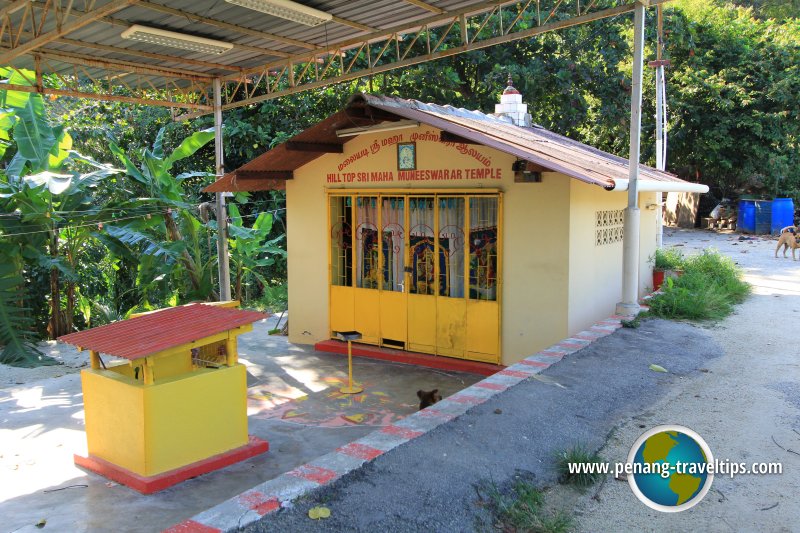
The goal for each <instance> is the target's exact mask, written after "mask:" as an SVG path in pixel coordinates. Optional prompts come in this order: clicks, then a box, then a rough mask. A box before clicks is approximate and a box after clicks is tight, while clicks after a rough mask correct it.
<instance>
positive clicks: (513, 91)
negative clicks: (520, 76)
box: [503, 70, 519, 94]
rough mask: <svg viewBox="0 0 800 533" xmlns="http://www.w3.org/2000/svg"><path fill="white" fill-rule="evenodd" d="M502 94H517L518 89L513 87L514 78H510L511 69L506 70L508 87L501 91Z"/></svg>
mask: <svg viewBox="0 0 800 533" xmlns="http://www.w3.org/2000/svg"><path fill="white" fill-rule="evenodd" d="M503 94H519V91H518V90H517V89H516V87H514V80H512V79H511V71H510V70H509V71H508V87H506V90H505V91H503Z"/></svg>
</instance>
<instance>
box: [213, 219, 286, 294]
mask: <svg viewBox="0 0 800 533" xmlns="http://www.w3.org/2000/svg"><path fill="white" fill-rule="evenodd" d="M228 213H229V214H230V219H231V221H230V224H228V236H229V238H228V245H229V247H230V261H231V264H232V265H233V268H234V276H235V278H234V279H235V283H236V299H237V300H239V301H240V302H241V301H242V285H243V283H244V282H245V280H246V277H247V276H253V277H254V278H256V280H258V282H259V283H260V284H261V285H262V286H266V285H267V280H266V278H265V277H264V276H263V275H262V274H261V273H260V272H259V269H263V268H266V267H269V266H272V265H274V264H275V259H276V257H286V250H284V249H283V248H281V247H280V246H279V245H278V243H279V242H280V241H282V240H283V238H284V235H279V236H278V237H275V238H273V239H270V240H267V237H269V234H270V232H271V231H272V223H273V216H272V213H263V212H262V213H259V214H258V216H256V219H255V221H254V222H253V225H252V226H251V227H249V228H248V227H246V226H245V225H244V221H243V218H242V215H241V213H240V212H239V208H238V207H236V204H229V205H228ZM209 226H210V227H212V228H214V229H216V222H214V221H210V222H209Z"/></svg>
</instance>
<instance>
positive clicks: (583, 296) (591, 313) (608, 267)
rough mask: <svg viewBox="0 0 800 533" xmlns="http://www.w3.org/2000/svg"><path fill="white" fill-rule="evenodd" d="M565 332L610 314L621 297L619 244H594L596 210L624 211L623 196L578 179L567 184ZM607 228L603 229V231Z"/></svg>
mask: <svg viewBox="0 0 800 533" xmlns="http://www.w3.org/2000/svg"><path fill="white" fill-rule="evenodd" d="M570 198H571V200H572V201H571V204H570V217H569V220H570V241H569V255H570V271H569V328H568V329H569V333H570V334H573V333H576V332H578V331H581V330H583V329H585V328H587V327H589V326H591V325H592V324H593V323H594V322H596V321H597V319H598V318H603V317H608V316H611V315H613V314H614V308H615V306H616V303H617V302H619V301H620V296H621V294H622V241H621V240H620V241H619V242H614V243H611V244H602V245H598V244H597V239H596V235H597V230H598V229H603V227H598V226H597V218H596V214H597V212H598V211H618V210H622V209H625V206H626V205H627V201H628V200H627V198H628V197H627V194H624V193H611V192H608V191H605V190H603V189H602V188H600V187H597V186H596V185H590V184H588V183H584V182H581V181H578V180H572V183H571V184H570ZM607 227H608V226H605V228H607Z"/></svg>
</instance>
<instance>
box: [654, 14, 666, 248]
mask: <svg viewBox="0 0 800 533" xmlns="http://www.w3.org/2000/svg"><path fill="white" fill-rule="evenodd" d="M659 9H660V6H659ZM665 134H666V128H665V124H664V66H663V65H659V66H658V67H656V168H657V169H658V170H664V169H665V168H666V157H665V156H666V153H665V151H664V135H665ZM663 201H664V193H662V192H660V191H659V192H657V193H656V246H657V247H659V248H661V247H663V246H664V210H663V209H662V207H661V204H662V203H663Z"/></svg>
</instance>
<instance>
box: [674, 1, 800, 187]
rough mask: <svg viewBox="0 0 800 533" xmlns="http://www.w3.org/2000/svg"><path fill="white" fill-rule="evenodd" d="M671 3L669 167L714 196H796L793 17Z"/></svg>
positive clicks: (797, 80)
mask: <svg viewBox="0 0 800 533" xmlns="http://www.w3.org/2000/svg"><path fill="white" fill-rule="evenodd" d="M670 5H674V9H672V10H668V12H667V13H668V14H667V18H666V21H667V23H666V27H667V29H668V31H669V34H668V37H667V54H668V57H669V58H670V59H671V61H672V66H671V68H670V69H669V71H668V89H667V92H668V97H669V103H670V141H669V143H670V156H669V166H670V168H671V169H672V170H673V171H677V172H678V173H679V174H680V175H683V176H689V177H696V178H699V179H700V181H702V182H703V183H707V184H709V185H711V186H712V188H713V189H714V190H715V191H717V192H718V194H719V195H721V196H729V197H730V196H731V195H732V194H735V193H737V192H740V191H753V192H763V193H765V194H771V195H776V194H778V193H781V194H787V193H789V194H796V195H797V194H800V191H798V189H800V150H799V149H798V148H799V147H798V139H800V120H799V119H800V26H798V24H797V21H796V20H790V21H786V22H779V21H776V20H759V19H756V18H754V17H753V14H752V11H750V10H747V9H743V8H735V7H732V6H731V5H730V4H728V3H723V2H704V1H703V2H701V1H697V0H680V1H678V2H674V3H673V4H670Z"/></svg>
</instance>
